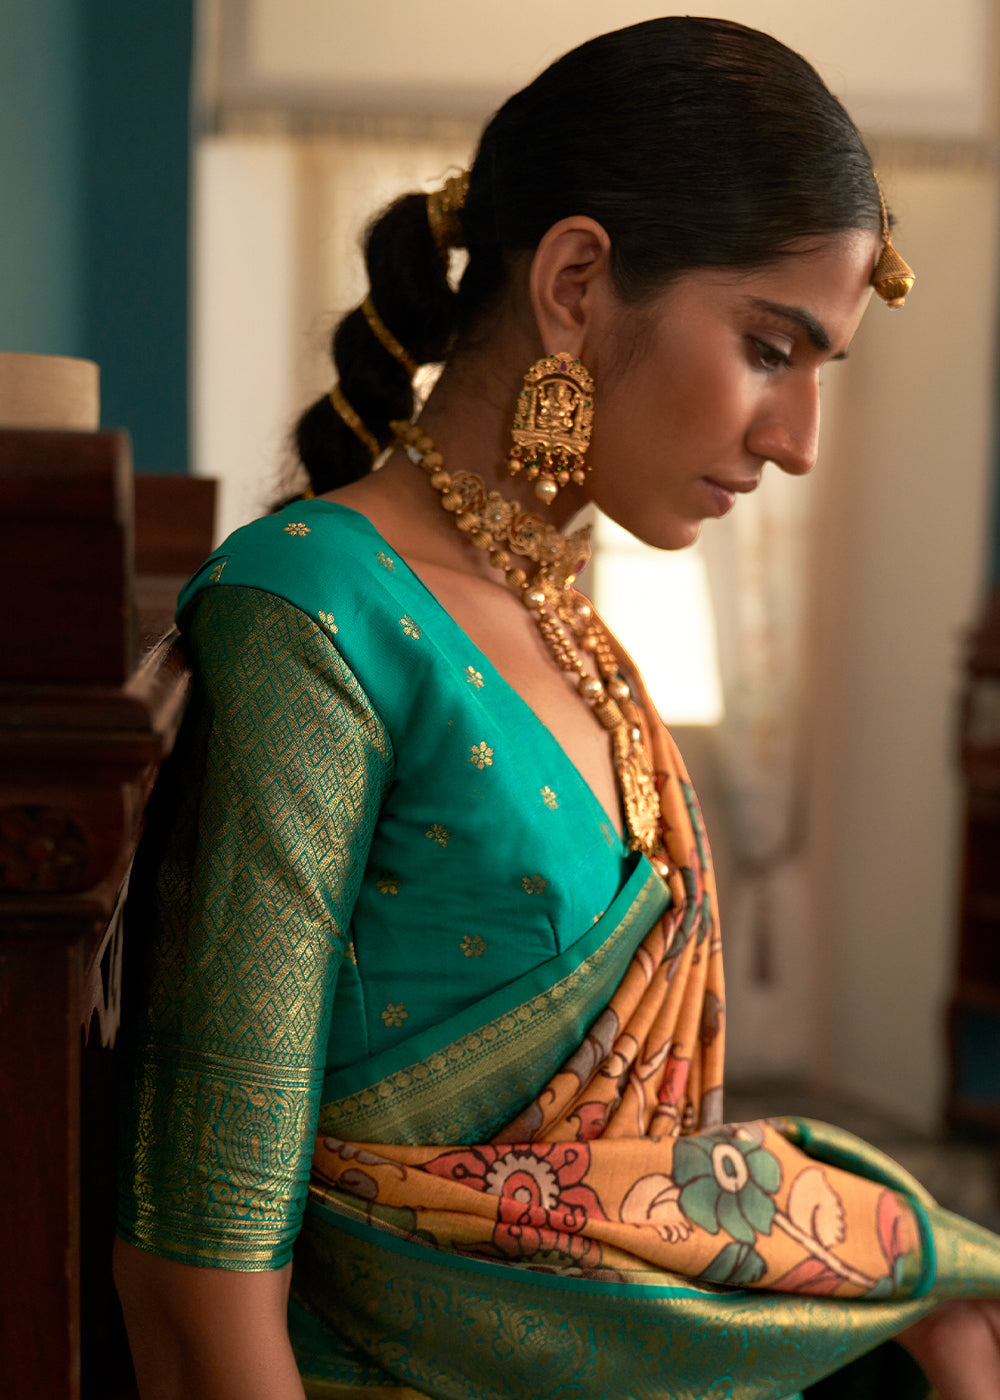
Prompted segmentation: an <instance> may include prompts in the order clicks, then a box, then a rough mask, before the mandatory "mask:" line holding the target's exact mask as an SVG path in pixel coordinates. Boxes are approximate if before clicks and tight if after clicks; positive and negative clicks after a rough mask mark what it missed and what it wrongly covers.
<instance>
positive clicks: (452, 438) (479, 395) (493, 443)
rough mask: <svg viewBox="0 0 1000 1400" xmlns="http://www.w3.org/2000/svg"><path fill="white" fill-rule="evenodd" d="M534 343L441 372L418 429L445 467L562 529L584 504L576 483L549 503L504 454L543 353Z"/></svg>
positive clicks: (475, 355)
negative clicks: (529, 373)
mask: <svg viewBox="0 0 1000 1400" xmlns="http://www.w3.org/2000/svg"><path fill="white" fill-rule="evenodd" d="M541 353H542V352H541V350H540V348H539V347H537V346H534V345H532V346H530V347H522V346H518V347H517V348H516V349H515V351H514V353H513V354H511V355H508V356H507V357H505V358H506V362H505V359H504V357H501V356H500V355H499V354H497V355H492V354H491V355H490V356H489V358H487V356H486V355H485V354H481V353H473V354H469V355H467V356H466V357H463V358H461V359H460V360H459V361H458V362H457V363H455V364H454V365H453V366H449V368H448V369H447V370H446V371H445V372H444V374H442V376H441V379H440V380H439V381H438V383H437V384H436V385H435V388H434V391H433V393H432V394H431V396H430V398H429V399H428V400H427V403H426V405H425V406H424V409H423V412H422V413H421V414H420V418H419V424H420V427H421V428H422V429H423V430H424V432H426V433H427V434H428V436H429V437H431V438H433V439H434V443H435V445H436V447H437V450H438V451H439V452H440V453H441V455H442V457H443V458H444V465H445V470H446V471H468V472H474V473H475V475H476V476H478V477H481V478H482V480H483V483H484V485H485V486H486V489H487V491H497V492H499V493H500V495H501V496H503V497H504V498H505V499H507V500H509V501H513V502H516V503H517V504H518V505H519V506H520V507H521V508H522V509H523V510H526V511H530V512H532V513H533V514H537V515H539V516H541V517H542V519H543V520H544V521H545V522H546V523H547V524H550V525H554V526H556V528H557V529H565V528H566V527H567V525H568V524H569V523H570V521H571V520H572V519H573V517H574V515H576V514H577V512H578V511H579V510H581V509H582V507H583V506H584V505H586V503H587V501H586V496H585V494H584V492H583V490H582V489H581V488H580V487H579V486H574V485H573V484H570V485H568V486H565V487H563V488H562V490H560V492H559V494H558V496H557V497H556V499H555V500H554V501H553V502H552V504H551V505H546V504H545V503H544V502H543V501H541V500H540V499H539V498H538V496H537V495H536V494H535V489H534V483H533V482H531V481H528V480H527V479H526V478H525V477H524V476H523V475H521V476H517V477H514V478H512V477H511V476H510V473H509V471H508V469H507V455H508V453H509V452H510V449H511V445H512V438H511V425H512V423H513V420H514V409H515V405H516V403H517V396H518V394H519V393H520V391H521V385H522V381H523V377H524V373H525V371H526V370H527V369H528V367H529V365H531V364H532V363H533V362H534V360H536V359H537V358H538V357H539V355H540V354H541Z"/></svg>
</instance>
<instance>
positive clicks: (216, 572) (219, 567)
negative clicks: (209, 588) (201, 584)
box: [209, 559, 226, 583]
mask: <svg viewBox="0 0 1000 1400" xmlns="http://www.w3.org/2000/svg"><path fill="white" fill-rule="evenodd" d="M225 567H226V560H225V559H221V560H220V561H219V563H218V564H216V566H215V568H214V569H213V570H212V572H211V573H210V574H209V578H210V579H211V580H212V582H213V583H218V582H219V579H220V578H221V577H222V571H223V569H224V568H225Z"/></svg>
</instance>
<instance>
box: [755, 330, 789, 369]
mask: <svg viewBox="0 0 1000 1400" xmlns="http://www.w3.org/2000/svg"><path fill="white" fill-rule="evenodd" d="M747 341H748V344H749V346H750V357H751V360H752V361H753V362H754V364H756V365H758V366H759V367H760V368H761V369H764V370H768V371H773V370H776V369H786V368H787V367H788V366H789V365H790V364H791V363H792V357H791V355H790V354H789V353H788V351H787V350H781V349H779V348H778V346H777V345H772V344H771V343H770V341H767V340H761V339H760V338H759V337H758V336H755V335H751V336H748V337H747Z"/></svg>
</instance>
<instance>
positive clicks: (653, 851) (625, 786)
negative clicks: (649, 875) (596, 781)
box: [613, 723, 663, 860]
mask: <svg viewBox="0 0 1000 1400" xmlns="http://www.w3.org/2000/svg"><path fill="white" fill-rule="evenodd" d="M613 742H614V759H615V771H616V772H617V774H618V782H619V784H620V786H621V793H622V806H623V807H624V809H625V821H626V824H627V826H628V829H629V834H630V836H631V838H632V839H631V841H630V842H629V845H630V847H631V848H632V850H633V851H642V852H643V854H644V855H647V856H649V858H650V859H651V860H652V859H653V858H654V856H658V855H660V853H661V852H662V850H663V842H662V841H661V839H660V799H659V795H658V794H657V791H656V776H655V774H654V772H653V769H652V766H651V764H650V762H649V758H648V757H647V755H646V747H645V745H644V744H643V742H642V734H641V731H640V730H639V729H638V727H637V726H635V725H631V724H628V723H625V724H622V725H620V726H619V727H618V728H617V729H616V730H615V731H614V735H613Z"/></svg>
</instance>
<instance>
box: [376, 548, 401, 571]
mask: <svg viewBox="0 0 1000 1400" xmlns="http://www.w3.org/2000/svg"><path fill="white" fill-rule="evenodd" d="M375 558H376V559H377V560H378V562H379V563H380V564H381V565H382V567H383V569H388V570H389V572H390V574H394V573H395V572H396V563H395V560H393V559H391V558H390V556H389V555H388V554H386V552H385V550H384V549H380V550H379V552H378V553H377V554H376V556H375Z"/></svg>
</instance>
